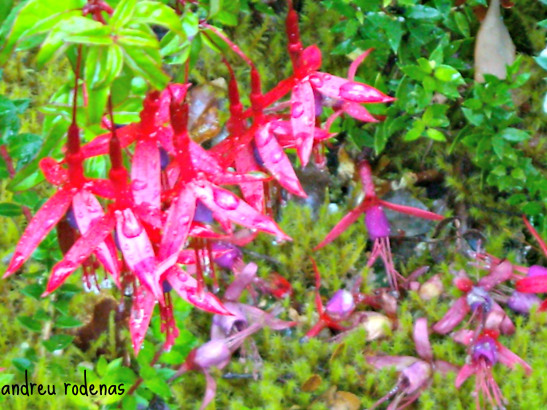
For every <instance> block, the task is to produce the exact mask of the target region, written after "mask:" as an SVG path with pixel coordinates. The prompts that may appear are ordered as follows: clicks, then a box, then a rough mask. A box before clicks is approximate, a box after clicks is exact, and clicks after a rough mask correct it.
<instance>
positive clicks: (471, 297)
mask: <svg viewBox="0 0 547 410" xmlns="http://www.w3.org/2000/svg"><path fill="white" fill-rule="evenodd" d="M466 301H467V304H468V305H469V307H470V308H471V310H472V311H473V312H475V311H476V310H477V309H479V308H482V310H483V312H489V311H490V309H491V308H492V298H491V297H490V295H489V294H488V292H487V291H486V290H484V289H483V288H481V287H480V286H473V288H471V291H470V292H469V293H468V294H467V296H466Z"/></svg>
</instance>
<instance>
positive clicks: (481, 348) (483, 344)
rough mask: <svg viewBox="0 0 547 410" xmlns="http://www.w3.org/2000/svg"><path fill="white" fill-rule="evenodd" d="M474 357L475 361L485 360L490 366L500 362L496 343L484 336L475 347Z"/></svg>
mask: <svg viewBox="0 0 547 410" xmlns="http://www.w3.org/2000/svg"><path fill="white" fill-rule="evenodd" d="M472 357H473V360H474V361H479V360H480V359H481V358H482V359H484V360H485V361H486V362H487V364H489V365H490V366H492V365H494V364H496V363H497V361H498V348H497V346H496V341H495V340H494V339H492V338H491V337H489V336H482V337H480V338H479V339H477V341H476V343H475V344H474V345H473V351H472Z"/></svg>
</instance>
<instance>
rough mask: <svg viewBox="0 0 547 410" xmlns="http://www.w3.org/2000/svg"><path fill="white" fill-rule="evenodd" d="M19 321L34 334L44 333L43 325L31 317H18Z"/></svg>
mask: <svg viewBox="0 0 547 410" xmlns="http://www.w3.org/2000/svg"><path fill="white" fill-rule="evenodd" d="M17 321H18V322H19V323H21V325H23V326H24V327H25V328H27V329H28V330H30V331H32V332H37V333H38V332H41V331H42V323H40V321H38V320H36V319H34V318H32V317H31V316H17Z"/></svg>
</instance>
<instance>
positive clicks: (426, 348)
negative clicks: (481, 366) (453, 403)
mask: <svg viewBox="0 0 547 410" xmlns="http://www.w3.org/2000/svg"><path fill="white" fill-rule="evenodd" d="M413 338H414V344H415V346H416V351H417V352H418V356H419V358H417V357H412V356H369V357H367V362H368V363H369V364H371V365H372V366H374V367H375V368H376V369H383V368H387V367H395V369H396V370H397V371H399V372H400V373H399V379H398V380H397V384H396V385H395V387H394V388H393V389H391V390H390V391H389V393H387V394H386V395H385V396H384V397H382V398H381V399H380V400H378V401H377V402H376V403H374V405H373V406H372V407H370V409H371V410H372V409H375V408H377V407H378V406H379V405H380V404H382V403H384V402H385V401H386V400H389V399H391V398H392V397H394V396H395V398H393V400H392V401H391V403H390V404H389V406H388V407H387V409H388V410H396V409H404V408H406V407H407V406H409V405H410V404H412V403H413V402H415V401H416V400H417V399H418V397H420V395H421V394H422V392H423V391H424V390H425V389H427V388H428V387H429V386H430V385H431V382H432V376H433V372H435V371H439V372H441V373H443V374H445V373H448V372H450V371H457V369H458V368H457V366H454V365H453V364H451V363H448V362H445V361H443V360H434V359H433V351H432V350H431V344H430V342H429V330H428V327H427V319H425V318H419V319H416V322H415V323H414V331H413Z"/></svg>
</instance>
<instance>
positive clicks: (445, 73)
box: [434, 64, 465, 83]
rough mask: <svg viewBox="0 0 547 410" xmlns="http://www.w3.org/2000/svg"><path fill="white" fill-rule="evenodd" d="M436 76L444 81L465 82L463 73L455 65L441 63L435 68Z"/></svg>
mask: <svg viewBox="0 0 547 410" xmlns="http://www.w3.org/2000/svg"><path fill="white" fill-rule="evenodd" d="M434 75H435V78H437V79H439V80H441V81H444V82H457V83H464V82H465V81H464V80H463V78H462V75H461V74H460V73H459V72H458V70H456V69H455V68H453V67H450V66H448V65H444V64H441V65H440V66H438V67H437V68H436V69H435V74H434Z"/></svg>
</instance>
